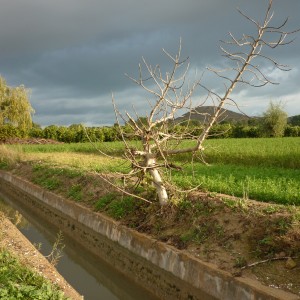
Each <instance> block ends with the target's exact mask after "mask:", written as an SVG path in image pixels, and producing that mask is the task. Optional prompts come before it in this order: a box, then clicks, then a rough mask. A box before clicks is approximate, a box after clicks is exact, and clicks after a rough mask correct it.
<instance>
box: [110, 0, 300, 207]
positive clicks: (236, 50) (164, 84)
mask: <svg viewBox="0 0 300 300" xmlns="http://www.w3.org/2000/svg"><path fill="white" fill-rule="evenodd" d="M272 4H273V1H272V0H269V3H268V6H267V9H266V13H265V17H264V19H263V21H262V22H261V23H260V22H258V21H256V20H254V19H252V18H250V17H249V16H248V15H246V14H245V13H243V12H242V11H241V10H238V11H239V13H240V14H241V15H242V16H243V17H244V18H246V20H248V21H250V22H251V23H252V24H253V25H254V27H255V30H256V32H255V34H253V35H246V34H244V35H243V36H242V37H241V38H236V37H235V36H234V35H233V34H232V33H229V40H228V41H223V42H222V44H223V46H221V47H220V48H221V51H222V53H223V56H224V57H225V58H227V59H229V61H230V62H231V67H230V68H228V69H225V70H217V69H214V68H208V70H209V72H212V73H214V74H215V75H216V76H218V77H220V78H221V79H223V80H224V87H225V91H224V93H223V94H222V95H221V94H219V93H216V92H214V91H213V90H212V89H210V88H208V87H206V86H205V85H203V84H202V83H201V80H199V81H196V82H194V83H193V84H191V85H189V84H187V83H186V81H187V79H186V78H187V75H188V71H189V60H188V59H184V60H181V43H180V47H179V49H178V52H177V54H176V55H171V54H170V53H169V52H167V51H165V50H163V52H164V53H165V55H166V56H167V57H168V59H169V60H170V61H171V63H172V68H171V70H170V71H169V72H166V73H163V72H162V71H161V68H160V66H158V65H157V66H155V67H152V66H151V65H149V64H148V63H147V61H146V60H145V59H144V58H143V59H142V63H143V64H142V65H139V76H138V78H137V79H135V78H132V77H130V79H131V80H133V82H134V83H136V84H137V85H139V86H140V87H141V88H142V89H144V90H145V91H146V92H148V93H149V94H150V95H151V97H152V100H149V101H148V105H149V113H148V114H147V115H146V117H145V118H144V120H143V121H141V118H140V117H139V116H138V114H137V113H134V115H133V114H129V113H128V112H125V113H124V114H122V113H121V112H120V111H119V110H118V109H117V107H116V104H115V100H114V98H113V104H114V110H115V115H116V119H117V124H118V126H119V130H120V133H121V136H122V139H123V142H124V145H125V149H126V150H125V158H126V159H127V160H129V161H130V162H131V165H132V171H131V172H130V173H129V174H127V176H132V177H133V176H134V177H135V178H137V184H138V183H139V182H140V181H141V180H142V178H143V177H144V176H145V175H146V174H150V177H151V181H152V184H153V185H154V186H155V188H156V192H157V195H158V198H159V202H160V204H161V205H166V204H167V203H168V202H169V198H168V193H167V189H166V182H165V181H164V179H163V177H164V176H163V170H169V169H172V168H176V169H178V168H180V167H178V166H176V165H174V164H173V163H171V161H170V156H172V155H174V154H178V153H196V152H199V151H203V150H204V148H203V142H204V141H205V139H206V138H207V136H208V134H209V131H210V129H211V127H212V126H213V124H214V123H215V122H216V121H217V119H218V118H219V117H220V114H221V112H222V108H223V106H224V104H225V103H227V102H232V103H234V104H235V105H236V106H238V104H237V103H236V102H235V101H234V100H233V99H231V98H230V96H231V94H232V92H233V91H234V89H235V87H236V86H237V85H238V84H246V85H248V86H252V87H262V86H265V85H267V84H277V83H275V82H272V81H271V80H270V79H269V78H268V77H267V75H266V74H264V72H263V70H262V69H261V68H260V67H259V65H257V64H255V63H253V61H254V60H256V61H261V60H262V59H263V60H264V61H266V62H268V63H270V64H271V65H273V67H274V68H277V69H279V70H282V71H289V70H290V69H289V67H288V66H286V65H282V64H280V63H278V62H277V61H275V60H274V59H273V58H271V57H270V56H268V55H265V54H263V53H262V50H263V49H264V48H271V49H275V48H277V47H279V46H282V45H287V44H289V43H291V42H292V41H293V40H287V38H288V37H289V36H290V35H291V34H293V33H295V32H297V31H299V30H295V31H285V27H286V24H287V22H288V19H286V20H285V21H284V22H282V23H281V24H280V25H279V26H273V25H271V20H272V18H273V12H272V11H271V10H272ZM232 64H233V65H232ZM144 71H146V73H147V77H144V73H145V72H144ZM227 74H230V75H227ZM198 86H200V87H202V88H203V89H204V90H205V91H206V93H207V99H213V101H214V102H215V103H217V105H216V109H215V111H214V114H213V115H211V116H209V118H208V121H207V123H206V125H205V126H204V129H203V131H202V133H201V134H200V135H198V136H193V135H192V134H191V133H190V132H189V129H188V126H187V127H186V130H185V131H184V132H182V133H180V134H176V133H174V132H172V131H170V124H171V123H172V122H171V121H174V119H175V116H176V115H178V112H179V111H180V110H183V109H188V110H189V111H190V112H191V113H192V112H193V111H195V110H194V109H195V107H194V106H193V104H192V101H191V97H192V95H193V93H194V91H195V89H196V87H198ZM123 122H126V124H128V126H129V127H130V128H131V132H132V133H131V134H132V135H133V136H135V137H136V138H137V139H138V140H140V141H141V148H138V149H133V148H132V147H131V145H130V144H129V143H128V142H127V136H126V133H125V132H124V129H123V127H122V125H121V123H123ZM184 139H192V140H193V141H194V142H193V144H192V146H190V147H184V146H182V144H181V143H180V142H181V141H182V140H184Z"/></svg>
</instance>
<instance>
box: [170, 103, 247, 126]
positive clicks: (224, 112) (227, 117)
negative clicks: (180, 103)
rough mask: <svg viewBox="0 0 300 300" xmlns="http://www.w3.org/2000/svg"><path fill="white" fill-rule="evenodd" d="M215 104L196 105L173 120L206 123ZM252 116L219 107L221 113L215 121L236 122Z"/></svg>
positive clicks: (213, 111)
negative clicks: (190, 110)
mask: <svg viewBox="0 0 300 300" xmlns="http://www.w3.org/2000/svg"><path fill="white" fill-rule="evenodd" d="M216 109H217V107H216V106H198V107H196V108H195V109H193V110H192V112H187V113H185V114H184V115H182V116H181V117H178V118H177V119H176V120H175V121H176V123H179V122H182V121H184V120H188V119H191V120H197V121H199V122H200V123H204V124H205V123H207V122H208V120H209V119H210V116H211V115H213V114H214V113H215V111H216ZM250 119H252V118H250V117H248V116H246V115H244V114H241V113H237V112H234V111H231V110H228V109H224V108H222V109H221V113H220V115H219V117H218V119H217V122H218V123H220V122H228V123H237V122H246V121H248V120H250Z"/></svg>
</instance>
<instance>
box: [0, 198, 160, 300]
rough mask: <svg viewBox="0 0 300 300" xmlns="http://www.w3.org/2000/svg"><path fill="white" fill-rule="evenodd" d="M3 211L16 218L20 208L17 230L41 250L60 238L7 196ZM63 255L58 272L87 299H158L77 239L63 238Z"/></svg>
mask: <svg viewBox="0 0 300 300" xmlns="http://www.w3.org/2000/svg"><path fill="white" fill-rule="evenodd" d="M0 210H1V211H4V212H5V213H6V214H7V215H9V216H11V217H13V216H14V215H15V214H16V211H18V212H19V213H20V214H21V215H22V221H21V223H20V224H19V225H18V229H19V230H20V231H21V232H22V233H23V235H24V236H26V237H27V239H28V240H29V241H30V242H31V243H32V244H35V245H39V247H40V252H41V253H42V254H43V255H48V254H49V253H50V252H51V250H52V247H53V244H54V242H55V240H56V238H57V234H58V232H57V229H56V228H55V227H54V226H52V225H50V224H49V223H45V222H44V221H43V220H42V219H39V218H37V217H36V216H35V215H33V214H31V213H30V211H28V210H24V209H20V208H18V207H15V205H14V203H13V202H12V201H10V200H9V199H7V198H6V197H4V196H3V197H2V198H0ZM63 244H64V246H65V247H64V248H63V250H62V257H61V258H60V259H59V262H58V264H57V266H56V268H57V270H58V272H59V273H60V274H61V275H62V276H63V277H64V278H65V279H66V280H67V281H68V282H69V283H70V284H71V285H72V286H73V287H74V288H75V289H76V290H77V291H78V292H79V293H80V294H81V295H83V296H84V300H97V299H105V300H115V299H122V300H130V299H132V300H133V299H134V300H135V299H144V300H148V299H149V300H157V299H158V298H156V297H155V296H153V295H152V294H150V293H149V292H148V291H146V290H144V289H143V288H141V287H140V286H138V285H137V284H136V283H134V282H133V281H131V280H130V279H128V278H127V277H126V276H124V275H123V274H121V273H119V272H117V271H116V270H114V269H113V268H112V267H111V266H109V265H108V264H107V263H106V262H104V261H100V260H99V258H96V257H94V256H93V255H92V254H91V253H89V252H87V251H86V250H85V249H84V248H83V247H82V246H80V245H79V244H78V243H76V242H75V241H74V240H72V239H70V238H67V237H64V239H63Z"/></svg>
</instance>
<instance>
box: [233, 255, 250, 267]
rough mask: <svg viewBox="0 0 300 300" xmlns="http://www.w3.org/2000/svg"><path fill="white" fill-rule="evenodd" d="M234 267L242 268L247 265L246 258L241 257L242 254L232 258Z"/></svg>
mask: <svg viewBox="0 0 300 300" xmlns="http://www.w3.org/2000/svg"><path fill="white" fill-rule="evenodd" d="M233 266H234V267H235V268H242V267H245V266H247V260H246V259H245V258H244V257H242V256H238V257H236V258H235V259H234V265H233Z"/></svg>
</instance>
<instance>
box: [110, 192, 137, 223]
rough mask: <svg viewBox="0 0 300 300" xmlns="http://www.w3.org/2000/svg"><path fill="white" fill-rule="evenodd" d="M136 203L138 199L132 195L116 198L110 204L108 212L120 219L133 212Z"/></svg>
mask: <svg viewBox="0 0 300 300" xmlns="http://www.w3.org/2000/svg"><path fill="white" fill-rule="evenodd" d="M135 204H136V200H135V199H134V198H133V197H130V196H125V197H123V198H122V199H115V200H114V201H112V202H111V203H110V204H109V205H108V210H107V213H108V214H109V215H110V216H112V217H113V218H115V219H117V220H118V219H121V218H122V217H124V216H125V215H126V214H128V213H130V212H132V211H133V210H134V209H135V207H136V205H135Z"/></svg>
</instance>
